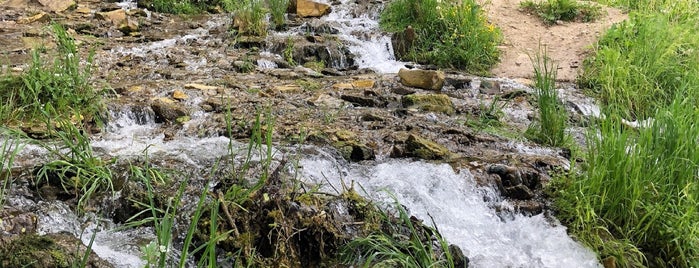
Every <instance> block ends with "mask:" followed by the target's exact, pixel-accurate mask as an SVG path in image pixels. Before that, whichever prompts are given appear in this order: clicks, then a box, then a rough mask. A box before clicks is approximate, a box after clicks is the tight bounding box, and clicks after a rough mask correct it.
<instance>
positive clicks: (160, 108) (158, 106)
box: [151, 98, 189, 123]
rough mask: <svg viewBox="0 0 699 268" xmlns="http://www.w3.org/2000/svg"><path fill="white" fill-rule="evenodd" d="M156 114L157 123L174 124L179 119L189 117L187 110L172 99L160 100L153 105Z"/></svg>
mask: <svg viewBox="0 0 699 268" xmlns="http://www.w3.org/2000/svg"><path fill="white" fill-rule="evenodd" d="M151 109H153V112H154V113H155V122H156V123H163V122H174V121H175V120H177V118H179V117H182V116H185V115H188V114H189V112H188V111H187V108H186V107H184V106H183V105H181V104H179V103H178V102H176V101H174V100H172V99H170V98H158V99H156V100H154V101H153V102H152V103H151Z"/></svg>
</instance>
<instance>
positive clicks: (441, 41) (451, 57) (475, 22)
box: [380, 0, 502, 74]
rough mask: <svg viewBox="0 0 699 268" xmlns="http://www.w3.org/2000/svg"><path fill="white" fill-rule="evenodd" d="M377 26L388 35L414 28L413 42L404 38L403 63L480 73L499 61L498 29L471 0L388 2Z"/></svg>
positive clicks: (400, 0)
mask: <svg viewBox="0 0 699 268" xmlns="http://www.w3.org/2000/svg"><path fill="white" fill-rule="evenodd" d="M380 25H381V27H382V28H383V29H384V30H386V31H388V32H401V33H402V32H403V31H404V30H405V29H406V28H407V27H408V26H411V27H412V28H413V29H414V40H413V38H412V37H410V36H408V37H407V38H406V39H407V40H406V41H407V42H409V44H406V48H407V51H406V52H407V53H406V54H407V55H405V56H404V57H403V58H405V59H406V60H412V61H416V62H420V63H431V64H435V65H437V66H440V67H445V68H459V69H464V70H466V71H469V72H473V73H481V74H482V73H486V72H487V71H488V70H489V69H490V67H492V66H493V65H494V64H495V63H497V61H498V57H499V51H498V49H497V47H496V46H497V45H498V43H499V42H500V40H501V38H502V37H501V33H500V30H499V29H498V28H496V27H495V26H494V25H493V24H491V23H489V22H488V20H487V18H486V14H485V11H484V10H483V9H482V8H481V6H480V5H478V4H477V3H476V1H473V0H464V1H454V0H444V1H440V0H395V1H391V2H390V3H389V4H388V5H387V6H386V8H385V10H384V11H383V12H382V13H381V20H380ZM410 35H412V34H410Z"/></svg>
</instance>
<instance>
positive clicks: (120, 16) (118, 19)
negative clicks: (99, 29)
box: [95, 9, 126, 26]
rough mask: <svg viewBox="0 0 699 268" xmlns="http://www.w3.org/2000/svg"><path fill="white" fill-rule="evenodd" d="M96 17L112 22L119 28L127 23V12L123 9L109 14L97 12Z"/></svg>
mask: <svg viewBox="0 0 699 268" xmlns="http://www.w3.org/2000/svg"><path fill="white" fill-rule="evenodd" d="M95 17H97V18H98V19H102V20H106V21H110V22H112V24H114V25H115V26H119V25H121V24H122V23H124V22H125V21H126V11H124V10H123V9H117V10H113V11H109V12H97V13H96V14H95Z"/></svg>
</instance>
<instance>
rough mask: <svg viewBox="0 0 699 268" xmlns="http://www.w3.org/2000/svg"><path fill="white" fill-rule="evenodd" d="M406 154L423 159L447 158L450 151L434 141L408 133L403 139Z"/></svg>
mask: <svg viewBox="0 0 699 268" xmlns="http://www.w3.org/2000/svg"><path fill="white" fill-rule="evenodd" d="M405 145H406V150H407V154H408V155H410V156H414V157H417V158H420V159H425V160H437V159H448V158H450V157H451V156H452V153H451V152H450V151H449V149H447V147H444V146H442V145H441V144H439V143H436V142H434V141H431V140H428V139H425V138H422V137H419V136H417V135H414V134H410V136H408V139H407V140H406V141H405Z"/></svg>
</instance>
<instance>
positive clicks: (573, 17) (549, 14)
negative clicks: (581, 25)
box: [519, 0, 602, 25]
mask: <svg viewBox="0 0 699 268" xmlns="http://www.w3.org/2000/svg"><path fill="white" fill-rule="evenodd" d="M519 7H520V8H521V9H522V11H524V12H528V13H535V14H537V15H538V16H539V17H540V18H541V19H542V20H543V21H544V23H545V24H547V25H553V24H555V23H556V22H557V21H559V20H560V21H582V22H591V21H595V20H596V19H597V18H599V17H600V16H601V14H602V11H601V7H599V6H595V5H591V4H581V3H578V2H577V1H576V0H546V1H540V2H534V1H532V0H527V1H524V2H520V4H519Z"/></svg>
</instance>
